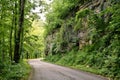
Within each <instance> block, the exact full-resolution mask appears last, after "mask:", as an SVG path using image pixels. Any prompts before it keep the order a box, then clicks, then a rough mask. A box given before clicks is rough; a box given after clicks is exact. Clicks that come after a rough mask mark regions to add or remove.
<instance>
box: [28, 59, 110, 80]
mask: <svg viewBox="0 0 120 80" xmlns="http://www.w3.org/2000/svg"><path fill="white" fill-rule="evenodd" d="M29 64H30V65H31V66H32V68H33V70H32V72H31V76H30V78H29V80H108V79H105V78H103V77H100V76H98V75H94V74H91V73H87V72H83V71H77V70H73V69H70V68H66V67H62V66H58V65H54V64H50V63H46V62H42V61H40V59H31V60H29Z"/></svg>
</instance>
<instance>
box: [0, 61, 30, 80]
mask: <svg viewBox="0 0 120 80" xmlns="http://www.w3.org/2000/svg"><path fill="white" fill-rule="evenodd" d="M8 64H9V63H6V64H4V69H2V73H0V80H21V79H22V80H26V79H27V78H28V75H29V73H30V66H29V65H28V64H27V62H26V61H25V62H20V63H19V64H13V65H10V64H9V65H8ZM23 65H24V66H23Z"/></svg>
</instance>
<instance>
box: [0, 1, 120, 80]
mask: <svg viewBox="0 0 120 80" xmlns="http://www.w3.org/2000/svg"><path fill="white" fill-rule="evenodd" d="M47 1H50V3H47ZM6 4H7V5H6ZM36 8H39V10H38V11H37V12H34V11H35V10H36ZM42 14H44V15H45V16H44V18H45V20H43V19H42V17H41V16H40V15H42ZM119 35H120V1H119V0H0V80H21V79H22V80H27V79H28V77H29V74H30V71H31V67H30V65H29V64H28V63H27V59H32V58H44V61H47V62H51V63H54V64H58V65H62V66H67V67H71V68H75V69H80V70H83V71H87V72H91V73H95V74H99V75H102V76H105V77H108V78H109V80H119V79H120V36H119Z"/></svg>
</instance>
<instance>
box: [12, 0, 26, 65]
mask: <svg viewBox="0 0 120 80" xmlns="http://www.w3.org/2000/svg"><path fill="white" fill-rule="evenodd" d="M19 3H20V4H19V11H20V12H19V15H20V16H19V22H18V23H19V24H18V33H17V37H16V39H15V40H16V42H15V52H14V61H15V62H16V63H18V62H19V60H20V55H21V53H20V47H21V45H20V43H21V33H22V30H23V29H22V28H23V22H24V7H25V0H20V2H19Z"/></svg>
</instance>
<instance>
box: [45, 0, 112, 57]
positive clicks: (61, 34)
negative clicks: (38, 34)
mask: <svg viewBox="0 0 120 80" xmlns="http://www.w3.org/2000/svg"><path fill="white" fill-rule="evenodd" d="M109 4H110V2H109V0H92V1H89V2H87V3H84V4H83V5H81V6H80V7H79V9H78V11H79V10H83V9H85V8H88V9H91V10H93V11H94V13H95V14H98V13H100V12H101V11H103V10H104V9H106V8H107V7H108V6H109ZM74 13H76V12H74ZM74 15H76V14H74ZM68 16H69V15H68ZM71 17H73V16H71ZM103 17H106V15H104V16H103ZM69 18H70V16H69V17H68V18H67V19H69ZM67 19H66V20H67ZM82 25H83V28H82V29H79V30H77V31H75V30H74V25H66V22H64V23H63V24H61V27H60V28H59V29H56V31H54V32H53V33H51V34H50V35H48V36H47V37H46V49H45V54H46V55H47V54H49V53H52V54H56V53H64V52H67V51H70V50H71V49H72V48H74V47H77V48H78V49H82V48H83V47H84V46H85V45H88V44H92V41H91V40H88V37H89V35H88V34H89V29H88V22H87V17H85V18H83V22H82Z"/></svg>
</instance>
